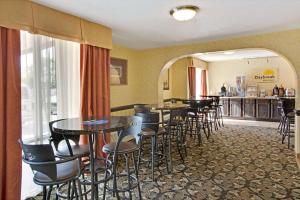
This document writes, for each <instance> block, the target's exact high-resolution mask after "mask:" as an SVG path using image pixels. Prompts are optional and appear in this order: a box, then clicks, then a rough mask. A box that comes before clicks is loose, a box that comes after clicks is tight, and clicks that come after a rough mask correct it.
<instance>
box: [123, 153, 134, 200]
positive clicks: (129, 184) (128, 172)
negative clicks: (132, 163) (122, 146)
mask: <svg viewBox="0 0 300 200" xmlns="http://www.w3.org/2000/svg"><path fill="white" fill-rule="evenodd" d="M123 155H124V158H125V163H126V173H127V179H128V192H129V199H132V193H131V180H130V179H131V177H130V168H129V161H128V155H127V154H123Z"/></svg>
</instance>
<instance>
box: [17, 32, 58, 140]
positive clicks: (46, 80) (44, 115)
mask: <svg viewBox="0 0 300 200" xmlns="http://www.w3.org/2000/svg"><path fill="white" fill-rule="evenodd" d="M54 51H55V48H54V39H53V38H50V37H46V36H40V35H33V34H30V33H27V32H24V31H21V83H22V138H23V140H32V139H42V138H43V136H44V135H47V134H49V130H48V122H49V120H53V119H55V118H56V115H57V98H56V68H55V54H54Z"/></svg>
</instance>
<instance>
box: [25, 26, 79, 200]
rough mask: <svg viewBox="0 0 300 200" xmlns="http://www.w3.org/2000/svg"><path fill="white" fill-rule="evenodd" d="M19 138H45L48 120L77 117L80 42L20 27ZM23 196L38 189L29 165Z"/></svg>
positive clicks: (31, 193)
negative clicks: (25, 30)
mask: <svg viewBox="0 0 300 200" xmlns="http://www.w3.org/2000/svg"><path fill="white" fill-rule="evenodd" d="M21 54H22V55H21V77H22V139H23V140H24V141H25V142H35V143H39V142H41V143H42V142H45V143H46V142H48V141H47V139H48V138H49V135H50V133H49V126H48V123H49V121H51V120H54V119H57V118H63V117H79V110H80V63H79V59H80V44H78V43H74V42H68V41H64V40H58V39H54V38H51V37H46V36H41V35H34V34H30V33H28V32H24V31H21ZM22 172H23V174H22V199H26V198H28V197H32V196H35V195H37V194H38V193H39V192H41V188H40V187H38V186H36V185H35V184H34V183H33V181H32V172H31V170H30V168H29V166H28V165H24V164H23V169H22Z"/></svg>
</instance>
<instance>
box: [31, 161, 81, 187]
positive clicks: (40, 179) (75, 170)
mask: <svg viewBox="0 0 300 200" xmlns="http://www.w3.org/2000/svg"><path fill="white" fill-rule="evenodd" d="M78 162H79V161H78V160H72V161H69V162H65V163H60V164H57V165H52V166H51V167H50V168H48V170H47V174H50V173H52V175H53V177H49V176H47V175H46V174H44V173H42V172H37V173H35V175H34V177H33V179H34V181H35V182H36V183H38V184H39V183H40V184H53V182H64V181H66V180H69V179H72V178H76V177H77V176H78V175H79V171H80V169H79V163H78Z"/></svg>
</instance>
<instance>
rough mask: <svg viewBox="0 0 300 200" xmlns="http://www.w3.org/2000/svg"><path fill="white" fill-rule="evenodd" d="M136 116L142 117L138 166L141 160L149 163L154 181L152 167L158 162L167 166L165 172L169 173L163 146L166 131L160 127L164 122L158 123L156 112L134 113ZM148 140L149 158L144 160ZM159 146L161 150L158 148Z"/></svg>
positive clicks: (164, 146)
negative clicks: (149, 146)
mask: <svg viewBox="0 0 300 200" xmlns="http://www.w3.org/2000/svg"><path fill="white" fill-rule="evenodd" d="M136 116H139V117H142V119H143V124H142V132H141V136H142V140H141V148H140V151H139V155H138V166H139V165H140V161H141V160H142V161H144V162H147V163H151V171H152V180H154V167H155V164H159V162H163V161H164V162H165V164H166V166H167V172H168V173H169V167H168V166H169V165H168V155H167V149H166V145H165V144H166V141H167V140H166V131H165V129H164V128H163V127H160V125H162V124H163V123H164V122H161V123H160V122H159V113H157V112H148V113H136ZM148 139H150V141H151V142H150V143H151V151H150V155H151V158H149V159H146V158H144V152H145V150H144V149H145V147H146V144H147V140H148ZM159 139H160V140H159ZM159 141H160V142H159ZM159 145H160V147H161V148H158V147H159ZM159 150H160V152H159ZM142 154H143V157H142Z"/></svg>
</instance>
